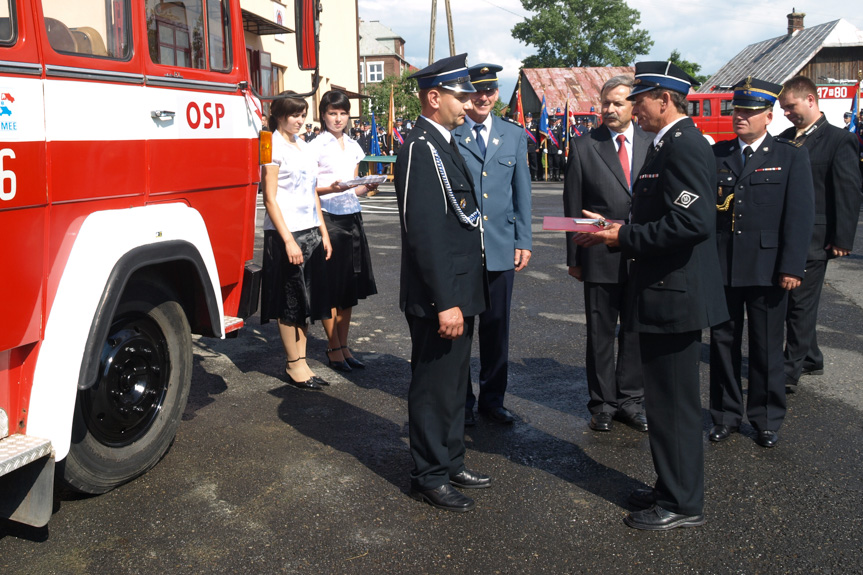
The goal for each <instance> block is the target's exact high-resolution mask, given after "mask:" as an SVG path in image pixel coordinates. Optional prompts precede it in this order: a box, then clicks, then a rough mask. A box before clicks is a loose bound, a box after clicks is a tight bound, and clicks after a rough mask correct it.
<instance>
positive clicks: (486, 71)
mask: <svg viewBox="0 0 863 575" xmlns="http://www.w3.org/2000/svg"><path fill="white" fill-rule="evenodd" d="M479 73H480V74H488V68H487V67H485V66H483V67H482V68H480V70H479Z"/></svg>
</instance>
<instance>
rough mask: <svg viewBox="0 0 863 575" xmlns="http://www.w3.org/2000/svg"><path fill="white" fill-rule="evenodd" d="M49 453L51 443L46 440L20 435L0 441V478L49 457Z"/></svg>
mask: <svg viewBox="0 0 863 575" xmlns="http://www.w3.org/2000/svg"><path fill="white" fill-rule="evenodd" d="M51 452H52V448H51V441H50V440H48V439H41V438H39V437H32V436H30V435H21V434H20V433H18V434H15V435H10V436H9V437H6V438H4V439H0V477H2V476H3V475H6V474H7V473H11V472H13V471H15V470H16V469H18V468H20V467H23V466H25V465H27V464H30V463H33V462H34V461H36V460H37V459H39V458H40V457H45V456H46V455H51Z"/></svg>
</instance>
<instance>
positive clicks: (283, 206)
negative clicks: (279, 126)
mask: <svg viewBox="0 0 863 575" xmlns="http://www.w3.org/2000/svg"><path fill="white" fill-rule="evenodd" d="M297 143H298V144H299V146H300V149H299V150H298V149H297V148H296V147H294V146H293V145H291V144H290V143H288V141H287V140H285V138H284V137H283V136H282V135H281V134H280V133H279V132H275V133H273V161H272V163H270V164H268V165H276V166H278V167H279V188H278V191H277V192H276V204H278V206H279V210H281V212H282V218H284V220H285V224H286V225H287V226H288V229H289V230H290V231H292V232H299V231H301V230H307V229H309V228H316V227H318V226H320V225H321V221H320V220H319V219H318V210H317V209H316V204H315V194H316V193H317V192H315V185H316V176H317V174H318V165H317V162H316V161H315V157H314V155H313V154H312V152H311V150H310V149H309V145H308V144H306V143H305V142H303V141H302V140H301V139H300V138H297ZM264 229H265V230H275V229H276V228H275V226H274V225H273V222H272V220H271V219H270V214H269V213H267V214H266V215H264Z"/></svg>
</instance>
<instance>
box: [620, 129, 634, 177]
mask: <svg viewBox="0 0 863 575" xmlns="http://www.w3.org/2000/svg"><path fill="white" fill-rule="evenodd" d="M617 143H618V148H617V157H618V158H619V159H620V167H621V168H623V175H624V176H625V177H626V185H627V186H629V187H630V188H631V187H632V176H631V175H630V167H629V154H627V153H626V136H624V135H623V134H618V135H617Z"/></svg>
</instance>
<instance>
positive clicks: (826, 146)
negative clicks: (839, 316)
mask: <svg viewBox="0 0 863 575" xmlns="http://www.w3.org/2000/svg"><path fill="white" fill-rule="evenodd" d="M779 105H780V106H782V110H783V111H784V112H785V117H786V118H788V119H789V120H790V121H791V123H792V124H794V127H793V128H788V129H787V130H785V131H784V132H782V134H780V135H781V137H783V138H787V139H789V140H793V141H794V143H795V144H797V145H800V146H802V147H804V148H806V150H807V151H808V152H809V163H810V164H811V165H812V183H813V185H814V187H815V226H814V227H813V230H812V240H811V242H810V243H809V254H808V255H807V257H806V274H805V275H804V276H803V282H802V284H801V285H800V287H799V288H797V289H796V290H794V291H793V292H791V293H790V294H789V295H788V315H787V318H786V321H785V326H786V338H787V339H786V342H785V385H786V387H787V389H788V391H789V392H794V391H795V389H796V388H797V381H798V380H799V379H800V376H801V375H807V374H811V375H820V374H822V373H824V356H823V354H822V353H821V350H820V349H819V348H818V341H817V339H816V337H815V328H816V324H817V323H818V303H819V302H820V300H821V287H822V286H823V285H824V274H825V272H826V270H827V261H828V260H830V259H832V258H840V257H844V256H847V255H848V254H849V253H850V252H851V249H852V248H853V247H854V234H855V233H856V232H857V219H858V217H859V215H860V169H859V167H858V163H859V157H858V154H859V152H858V144H857V138H856V136H855V135H854V134H852V133H851V132H848V131H846V130H843V129H842V128H837V127H836V126H831V125H830V124H829V123H828V122H827V119H826V118H825V117H824V114H822V113H821V111H820V110H819V108H818V91H817V89H816V87H815V84H814V83H813V82H812V81H811V80H810V79H809V78H806V77H805V76H796V77H794V78H791V79H790V80H788V81H787V82H785V84H784V86H783V89H782V94H781V95H780V96H779Z"/></svg>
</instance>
